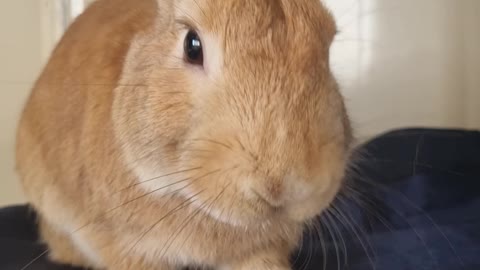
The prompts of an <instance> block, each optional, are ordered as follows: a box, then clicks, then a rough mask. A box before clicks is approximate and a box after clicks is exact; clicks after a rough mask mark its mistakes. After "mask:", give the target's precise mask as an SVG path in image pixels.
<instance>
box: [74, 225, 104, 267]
mask: <svg viewBox="0 0 480 270" xmlns="http://www.w3.org/2000/svg"><path fill="white" fill-rule="evenodd" d="M71 239H72V243H73V245H74V246H75V247H76V248H77V249H78V250H79V251H80V252H81V253H82V255H83V256H84V257H85V258H87V259H88V261H89V262H90V263H92V264H93V265H95V266H102V265H103V262H102V259H101V258H100V257H99V256H98V254H97V253H96V252H95V250H93V249H92V248H91V247H90V245H89V244H88V243H87V241H85V239H83V238H82V237H81V235H78V234H75V233H73V234H71Z"/></svg>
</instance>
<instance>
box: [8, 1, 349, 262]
mask: <svg viewBox="0 0 480 270" xmlns="http://www.w3.org/2000/svg"><path fill="white" fill-rule="evenodd" d="M336 32H337V30H336V25H335V20H334V18H333V16H332V15H331V13H330V12H329V11H328V10H327V8H326V7H325V6H324V5H323V4H322V3H321V2H320V0H295V1H289V0H245V1H238V0H222V1H215V0H98V1H96V2H94V3H93V4H91V5H90V6H89V7H88V8H87V9H86V11H85V12H84V13H83V14H81V15H80V16H79V17H78V18H77V19H76V20H75V21H74V22H73V23H72V24H71V25H70V26H69V28H68V29H67V31H66V33H65V34H64V36H63V37H62V38H61V40H60V42H59V43H58V44H57V46H56V47H55V49H54V51H53V52H52V55H51V58H50V59H49V61H48V63H47V64H46V66H45V68H44V70H43V72H42V74H41V75H40V77H39V79H38V80H37V81H36V83H35V85H34V87H33V90H32V92H31V94H30V96H29V97H28V100H27V101H26V104H25V107H24V110H23V112H22V116H21V119H20V121H19V126H18V131H17V143H16V153H17V154H16V164H17V165H16V166H17V171H18V174H19V177H20V178H21V182H22V186H23V189H24V191H25V194H26V197H27V198H28V201H29V203H30V205H31V207H32V208H33V209H34V210H35V211H36V212H37V213H38V228H39V232H40V235H41V240H42V241H43V242H45V243H46V244H47V246H48V255H47V256H48V258H49V259H51V260H52V261H54V262H57V263H62V264H69V265H73V266H80V267H85V268H92V269H115V270H127V269H135V270H149V269H156V270H173V269H182V268H184V267H200V268H204V269H218V270H260V269H262V270H263V269H274V270H287V269H291V267H292V266H290V262H289V258H290V257H289V256H290V255H291V253H292V252H294V251H295V249H296V248H298V246H299V242H300V241H301V238H302V233H303V231H304V230H305V228H306V227H307V226H308V225H309V224H310V223H311V222H312V221H313V220H315V218H316V217H318V216H319V215H320V214H321V213H322V212H323V211H324V210H325V209H326V208H327V207H329V205H330V203H331V202H332V201H333V199H334V198H335V196H336V195H337V193H338V192H339V190H340V188H341V187H342V183H343V179H344V176H345V171H346V170H345V168H346V166H347V164H348V160H349V156H350V152H351V150H350V148H351V144H352V137H353V135H352V133H353V132H352V128H351V124H350V121H349V118H348V115H347V109H346V106H345V102H344V99H343V97H342V95H341V93H340V91H339V87H338V83H337V82H336V79H335V78H334V75H333V72H332V71H331V69H330V64H329V48H330V46H331V43H332V40H333V39H334V37H335V34H336Z"/></svg>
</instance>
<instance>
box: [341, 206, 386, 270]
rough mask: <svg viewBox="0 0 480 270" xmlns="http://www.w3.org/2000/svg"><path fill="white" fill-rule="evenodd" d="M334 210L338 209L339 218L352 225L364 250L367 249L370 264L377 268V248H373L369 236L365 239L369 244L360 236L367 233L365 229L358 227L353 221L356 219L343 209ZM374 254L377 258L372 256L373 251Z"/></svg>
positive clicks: (366, 253)
mask: <svg viewBox="0 0 480 270" xmlns="http://www.w3.org/2000/svg"><path fill="white" fill-rule="evenodd" d="M332 211H336V212H337V218H342V219H343V220H344V221H345V224H346V225H348V227H350V230H351V232H352V233H353V234H354V235H355V237H357V239H358V241H359V243H360V245H361V246H362V248H363V250H364V251H365V255H367V257H368V260H369V261H370V264H371V265H372V268H373V269H375V268H376V257H377V256H376V253H375V249H374V248H373V246H372V244H371V243H370V241H369V240H368V238H365V240H366V241H367V243H368V245H367V244H365V242H364V241H363V240H362V238H361V237H360V233H362V234H364V235H367V234H366V233H365V231H363V230H362V229H361V227H358V228H356V227H355V226H354V225H353V223H354V221H353V220H354V219H353V218H351V217H349V215H348V214H345V213H343V211H341V210H340V209H337V208H336V209H332ZM370 252H372V254H373V257H374V258H375V259H372V256H371V253H370Z"/></svg>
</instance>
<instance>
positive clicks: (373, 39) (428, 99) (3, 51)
mask: <svg viewBox="0 0 480 270" xmlns="http://www.w3.org/2000/svg"><path fill="white" fill-rule="evenodd" d="M62 1H63V2H68V1H69V0H0V130H1V131H2V132H0V205H4V204H7V203H13V202H19V201H21V200H22V197H21V195H20V194H21V193H20V191H19V189H18V185H17V179H16V176H15V174H14V170H13V168H14V162H13V157H14V151H13V149H14V134H15V128H16V122H17V119H18V115H19V112H20V109H21V106H22V104H23V102H24V99H25V97H26V95H27V94H28V91H29V89H30V87H31V84H32V83H33V81H34V80H35V77H36V76H37V74H38V73H39V72H40V69H41V66H42V62H43V59H46V57H47V56H48V53H49V52H50V50H51V47H52V46H53V43H54V42H55V41H56V39H57V38H58V31H59V29H60V30H61V25H59V24H58V22H59V20H60V19H61V18H62V16H60V15H59V14H58V12H59V10H61V9H59V6H58V4H59V3H60V2H62ZM75 1H81V0H75ZM324 1H325V2H327V4H328V5H329V6H330V7H331V9H332V10H333V12H334V14H335V15H336V16H337V20H338V25H339V28H340V30H341V31H342V32H341V34H340V35H339V36H338V38H337V40H336V42H335V44H334V49H333V51H332V54H333V56H332V63H333V66H334V70H335V73H336V74H337V76H338V78H339V80H340V83H341V85H342V86H343V92H344V95H345V96H346V98H347V104H348V107H349V110H350V113H351V116H352V118H353V121H354V123H355V127H356V131H357V134H358V136H359V137H361V138H368V137H370V136H372V135H374V134H378V133H379V132H383V131H385V130H389V129H392V128H399V127H411V126H432V127H470V128H480V76H479V75H480V31H479V30H478V28H479V27H480V0H402V1H399V0H324ZM55 12H57V14H56V16H55ZM59 27H60V28H59Z"/></svg>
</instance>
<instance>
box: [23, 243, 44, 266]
mask: <svg viewBox="0 0 480 270" xmlns="http://www.w3.org/2000/svg"><path fill="white" fill-rule="evenodd" d="M49 250H50V249H49V248H47V249H46V250H45V251H44V252H42V253H40V255H38V256H37V257H35V258H34V259H33V260H31V261H30V262H29V263H28V264H26V265H25V266H24V267H22V269H21V270H26V269H27V268H29V267H30V266H32V265H33V264H34V263H35V262H37V261H38V260H40V259H41V258H42V257H43V256H45V255H46V254H47V253H48V251H49Z"/></svg>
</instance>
